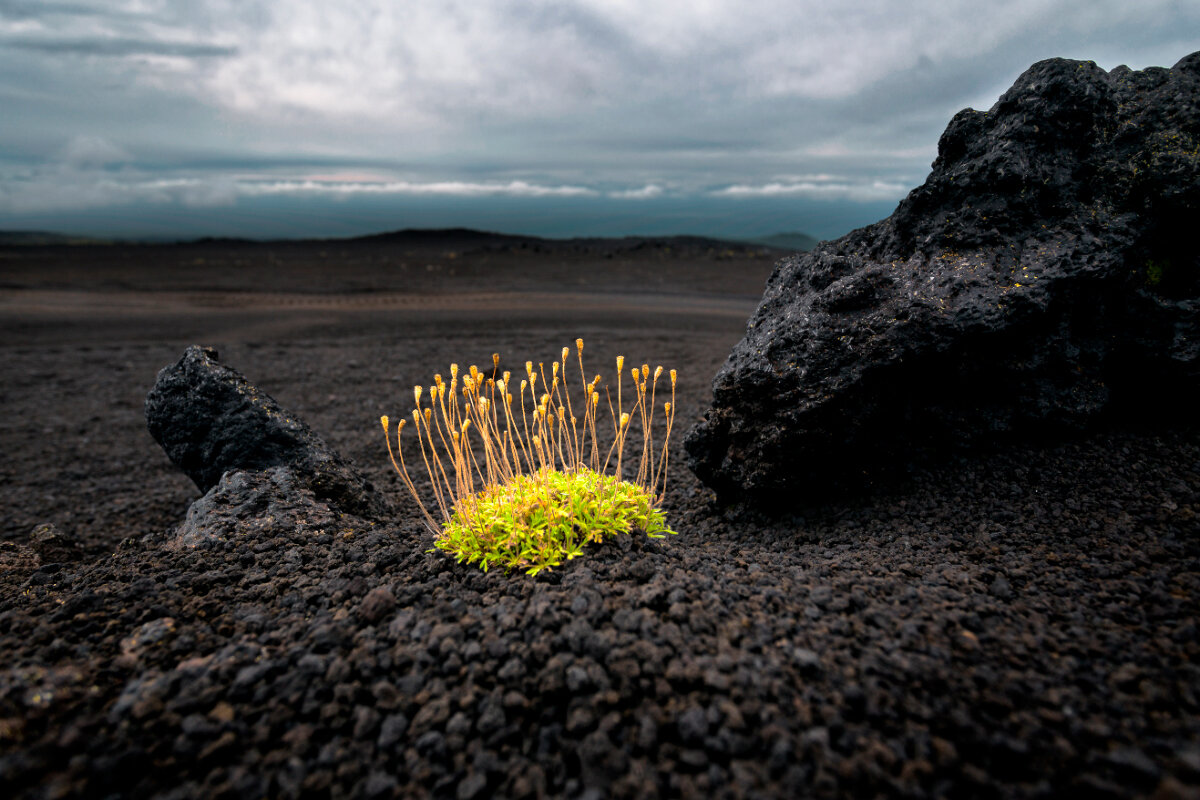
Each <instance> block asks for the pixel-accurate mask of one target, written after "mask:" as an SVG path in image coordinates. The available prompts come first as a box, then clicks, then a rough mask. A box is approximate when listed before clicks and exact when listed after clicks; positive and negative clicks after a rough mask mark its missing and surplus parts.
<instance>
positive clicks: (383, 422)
mask: <svg viewBox="0 0 1200 800" xmlns="http://www.w3.org/2000/svg"><path fill="white" fill-rule="evenodd" d="M379 421H380V423H382V424H383V432H384V433H387V429H388V418H387V414H384V415H383V416H382V417H380V418H379Z"/></svg>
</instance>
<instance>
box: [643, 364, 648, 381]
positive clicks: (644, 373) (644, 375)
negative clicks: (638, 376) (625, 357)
mask: <svg viewBox="0 0 1200 800" xmlns="http://www.w3.org/2000/svg"><path fill="white" fill-rule="evenodd" d="M649 377H650V365H649V364H642V380H646V378H649Z"/></svg>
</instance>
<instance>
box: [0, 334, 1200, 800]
mask: <svg viewBox="0 0 1200 800" xmlns="http://www.w3.org/2000/svg"><path fill="white" fill-rule="evenodd" d="M570 322H571V320H570V319H564V318H555V317H553V315H549V316H548V317H547V318H546V319H545V320H542V321H541V322H540V323H538V324H528V325H526V326H524V327H521V328H508V329H505V328H500V327H490V328H488V329H487V330H483V329H481V328H478V327H476V328H472V326H471V325H470V323H469V321H467V322H464V323H463V324H461V325H459V326H457V327H452V326H447V327H445V328H436V329H429V328H426V327H418V326H411V327H401V326H398V325H393V326H392V327H390V328H386V329H383V328H380V329H371V330H365V329H364V330H363V331H361V332H360V335H357V336H355V335H349V334H347V335H342V336H340V337H339V338H335V339H329V338H327V339H320V338H310V339H297V340H293V341H289V342H286V343H278V342H265V343H262V344H258V345H253V344H249V343H246V342H237V341H232V342H226V341H222V340H221V339H220V338H219V337H214V338H212V339H209V340H206V341H203V342H202V343H204V344H214V345H216V346H218V347H219V349H220V350H221V358H222V361H223V363H227V364H229V365H231V366H233V367H235V368H237V369H238V370H239V371H241V372H242V373H243V374H245V375H246V376H247V378H248V379H249V380H250V381H251V382H253V383H255V384H256V385H258V386H259V387H260V388H262V389H263V390H265V391H266V392H268V393H270V394H271V395H272V396H274V397H275V398H276V399H277V400H278V401H279V402H280V403H281V404H282V405H284V406H285V407H287V408H289V409H291V410H292V411H294V412H295V413H297V414H298V415H299V416H301V417H302V418H304V419H305V420H306V421H308V422H309V423H310V424H311V425H312V427H313V428H314V429H315V430H316V431H317V432H318V433H320V434H321V435H322V436H323V437H325V439H326V440H327V441H328V442H329V443H330V444H332V445H333V446H334V447H336V448H338V449H339V450H341V452H343V453H344V454H345V455H347V456H350V457H351V458H353V459H354V460H355V461H356V462H357V463H358V464H359V465H360V466H361V467H362V468H363V469H364V471H365V472H366V473H367V475H368V477H370V478H371V479H372V480H373V481H375V482H376V484H377V485H381V486H385V487H387V491H388V492H389V495H390V496H391V497H393V498H394V499H395V501H396V503H397V508H398V509H399V513H398V514H397V517H396V519H395V520H394V521H392V522H380V521H377V522H374V523H371V522H367V521H363V520H360V519H357V518H354V517H350V516H342V515H339V514H337V513H336V512H333V511H331V510H330V509H329V508H328V507H326V506H324V505H323V504H322V503H320V502H318V501H315V500H314V499H313V498H312V497H311V495H309V494H308V493H306V492H304V491H300V490H293V491H289V492H285V493H275V494H268V495H264V499H263V501H262V502H261V503H259V504H257V505H244V506H236V507H233V506H230V507H216V508H214V509H213V510H211V511H210V514H209V517H208V519H209V520H210V521H211V522H212V524H213V525H214V526H216V527H219V528H221V529H222V530H224V531H225V538H224V541H218V542H217V543H216V544H214V545H212V546H210V547H208V549H195V550H193V549H188V548H185V547H180V546H179V543H178V542H176V541H175V528H176V526H177V525H178V524H179V523H180V522H182V521H183V519H184V515H185V511H186V508H187V505H188V503H190V502H191V501H192V500H193V499H195V496H196V492H195V488H194V487H193V486H192V485H191V484H190V482H189V481H188V480H187V479H186V478H184V477H183V476H182V475H181V474H180V473H178V472H177V471H176V470H175V469H174V468H173V467H172V466H171V465H170V464H169V462H167V460H166V458H165V456H164V455H163V453H162V451H161V450H159V449H158V448H157V446H156V445H155V444H154V442H153V441H152V440H151V439H150V438H149V436H148V435H147V434H146V432H145V430H144V423H143V422H142V420H141V414H140V411H141V405H140V404H141V398H142V397H144V395H145V392H146V391H147V390H148V389H149V387H150V385H151V384H152V382H153V379H154V373H155V371H156V370H157V369H158V368H159V367H162V366H165V365H166V364H169V363H172V362H174V361H175V360H176V359H177V358H178V357H179V355H180V354H181V353H182V350H183V346H185V345H186V344H189V343H190V342H187V341H173V342H167V343H158V342H142V341H136V340H135V339H136V337H133V336H131V337H130V340H129V341H125V342H117V343H109V344H100V343H96V344H90V345H83V344H80V343H75V344H44V345H43V344H38V343H37V342H30V343H28V344H26V345H21V346H9V347H7V348H6V349H5V356H6V369H7V371H8V374H9V376H10V380H9V381H7V382H6V384H5V388H4V391H3V393H2V394H0V412H2V413H0V433H2V434H3V437H4V439H3V440H4V442H5V463H4V464H3V470H4V472H3V474H2V478H3V479H2V480H0V498H2V499H3V503H4V507H5V509H6V513H5V517H6V522H5V525H6V527H5V528H4V531H3V537H2V538H3V540H4V541H2V542H0V653H3V654H4V656H3V662H2V663H0V786H3V787H4V791H3V792H2V794H4V796H5V797H14V798H34V797H37V798H41V797H67V796H76V797H96V796H145V797H149V796H154V797H180V798H183V797H231V798H232V797H239V798H241V797H264V796H269V797H326V796H329V797H371V798H380V797H393V796H402V797H425V796H430V795H433V796H445V797H454V798H462V799H463V800H466V799H468V798H483V797H492V796H496V797H504V796H507V797H538V796H570V797H602V796H614V797H656V796H660V797H665V796H676V795H679V796H694V797H779V796H796V795H804V794H815V795H824V796H844V795H873V794H884V795H893V796H913V797H922V796H959V797H968V796H970V797H975V796H984V797H988V796H993V797H1029V796H1119V797H1126V796H1151V795H1154V796H1158V797H1189V796H1196V795H1197V793H1198V792H1200V722H1198V721H1197V691H1198V689H1197V687H1200V668H1198V667H1197V664H1198V662H1200V640H1198V633H1197V626H1196V619H1197V610H1198V608H1197V607H1198V598H1200V521H1198V520H1197V513H1198V512H1200V429H1197V428H1196V427H1195V426H1189V425H1183V424H1179V423H1172V424H1169V425H1165V424H1162V423H1160V422H1159V421H1146V422H1147V424H1146V426H1138V425H1132V424H1123V425H1116V424H1114V425H1113V426H1110V427H1109V428H1107V429H1104V430H1098V431H1093V432H1091V433H1088V434H1072V435H1067V434H1064V435H1063V436H1062V437H1060V438H1058V439H1056V440H1051V441H1042V442H1013V443H1009V444H1006V445H1003V446H997V447H995V448H993V449H991V450H990V451H987V452H982V453H978V454H975V455H973V456H970V457H968V456H966V455H962V456H958V457H956V458H954V459H952V460H948V461H943V462H941V463H935V464H932V465H930V466H927V467H925V468H922V469H915V470H914V471H913V472H912V473H911V474H910V475H908V476H907V477H906V478H905V479H903V480H902V481H901V482H900V483H897V484H894V485H891V486H882V487H878V488H876V490H875V491H874V492H873V493H872V494H868V495H864V496H861V497H859V498H858V499H856V500H849V501H847V500H836V501H835V500H831V501H830V502H829V503H828V504H826V505H824V506H821V507H813V508H803V509H800V508H797V509H796V516H794V517H792V518H789V519H787V520H774V521H772V520H766V519H756V518H754V516H753V513H752V511H745V510H743V512H742V513H741V514H739V515H734V514H732V513H726V512H724V511H722V510H721V509H719V508H716V507H714V506H712V505H711V497H712V495H711V493H710V492H709V491H708V490H707V489H706V488H705V487H704V486H702V485H701V484H699V483H698V482H697V481H696V479H695V478H694V477H693V476H691V474H690V473H689V472H688V471H687V470H686V468H685V467H683V465H682V462H683V459H682V458H681V457H678V452H679V451H678V441H679V440H678V439H675V440H674V441H675V444H676V450H675V454H676V456H675V457H674V459H673V461H672V468H671V471H670V473H671V474H670V482H669V489H668V497H667V500H666V503H665V510H666V512H667V515H668V522H669V523H670V524H671V525H672V527H673V528H674V529H675V530H677V531H678V532H679V534H678V535H677V536H674V537H668V538H666V539H663V540H649V539H646V538H644V537H642V536H640V535H632V536H627V537H620V538H618V539H615V540H612V541H609V542H607V543H605V544H603V545H600V546H596V547H594V548H593V549H592V550H591V551H590V552H589V553H588V554H587V555H586V556H585V557H583V558H580V559H576V560H575V561H573V562H570V563H569V564H567V565H564V566H563V567H561V568H558V569H556V570H554V571H553V572H550V573H544V574H542V575H539V576H538V577H537V578H530V577H528V576H525V575H523V574H519V573H518V574H512V575H509V576H505V575H504V574H503V573H500V572H496V571H493V572H490V573H486V574H485V573H483V572H481V571H479V570H478V569H477V568H474V567H468V566H464V565H459V564H456V563H454V561H453V560H452V559H449V558H447V557H445V556H444V555H442V554H441V553H430V552H428V551H429V550H430V547H431V544H432V538H431V536H430V534H428V533H427V532H425V531H424V530H423V529H422V528H421V527H420V525H419V524H418V523H417V518H416V514H415V513H414V510H413V508H412V506H411V505H410V504H409V503H408V501H407V500H406V499H405V498H404V496H403V492H402V489H401V488H400V484H399V481H398V480H396V479H395V478H394V477H392V476H391V474H390V472H389V467H388V465H387V462H386V455H385V451H384V448H383V442H382V441H381V440H380V439H381V434H380V432H379V429H378V421H377V419H378V415H379V414H381V413H388V414H392V415H395V416H400V415H402V414H404V413H406V412H407V411H408V409H409V407H410V405H409V401H407V400H406V399H404V398H406V397H411V394H410V393H411V389H410V387H411V385H412V384H413V383H415V382H418V381H420V382H423V383H428V382H429V379H430V377H431V376H432V373H433V372H435V371H443V370H445V369H446V366H447V365H448V363H449V362H450V361H451V360H454V361H458V362H459V363H461V364H464V365H465V364H470V363H476V364H479V365H484V364H488V363H490V358H491V353H492V352H493V351H497V350H498V351H500V352H501V354H502V356H504V357H506V358H508V357H511V358H512V360H513V363H520V364H523V361H524V360H525V359H526V358H533V359H534V360H537V359H538V358H539V357H541V358H544V359H546V360H551V359H553V358H554V357H555V356H556V355H557V352H558V349H559V348H560V347H561V346H562V345H564V344H569V343H570V342H571V341H573V338H574V336H575V335H577V334H579V335H583V336H584V338H585V341H586V342H587V349H586V350H585V358H587V357H588V356H591V358H587V361H588V363H589V364H590V366H589V371H591V370H592V369H596V371H599V372H602V373H605V374H608V373H609V372H610V369H609V368H606V367H605V366H604V364H605V363H606V362H607V359H608V358H609V357H610V356H611V354H615V353H618V352H621V353H624V354H625V355H626V357H627V360H628V362H629V363H641V362H642V361H649V362H650V363H651V364H652V365H655V364H658V363H662V364H663V365H664V366H666V367H668V368H670V367H677V368H678V369H679V370H680V376H681V377H680V386H681V392H680V397H679V418H678V420H677V431H680V432H682V431H683V430H684V429H685V428H686V427H687V426H688V425H689V424H690V422H691V421H692V420H693V419H694V418H695V417H696V416H697V415H698V414H699V412H700V410H701V409H702V408H704V407H705V405H706V404H707V402H708V400H709V395H708V389H707V384H708V381H709V378H710V376H711V375H712V374H713V373H714V372H715V370H716V368H717V366H718V365H719V364H720V362H721V361H722V360H723V358H724V356H725V354H726V353H727V352H728V349H729V347H730V346H731V345H732V344H733V342H734V341H736V339H737V337H738V336H739V335H740V331H739V330H738V327H739V326H738V325H737V324H733V325H731V324H730V323H729V321H728V320H726V321H724V322H717V321H714V322H713V323H712V324H710V325H707V326H696V325H693V324H691V323H690V322H689V323H686V324H684V323H682V322H680V323H679V324H677V325H676V324H675V323H672V322H670V320H669V319H667V318H666V317H664V318H658V319H654V320H648V321H647V322H646V323H645V324H644V325H642V326H640V327H637V328H625V329H617V328H614V327H611V326H610V327H605V326H603V325H602V324H600V323H598V322H595V321H585V322H584V324H583V325H582V326H579V327H574V328H572V327H571V326H570V324H569V323H570ZM85 347H86V348H90V349H85ZM1151 422H1154V423H1156V424H1157V427H1150V425H1149V423H1151ZM797 457H798V458H802V457H803V454H797ZM268 478H272V476H259V477H257V478H254V477H253V476H251V477H247V478H245V479H239V480H249V481H251V482H253V481H255V480H257V481H259V482H260V484H259V485H265V483H266V481H267V480H268ZM272 479H273V478H272ZM41 523H50V524H52V525H53V526H55V530H52V531H51V532H50V534H49V535H42V536H41V537H40V538H38V537H32V538H31V536H30V533H31V528H33V527H34V526H36V525H38V524H41ZM43 534H44V532H43Z"/></svg>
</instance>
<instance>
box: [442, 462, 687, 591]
mask: <svg viewBox="0 0 1200 800" xmlns="http://www.w3.org/2000/svg"><path fill="white" fill-rule="evenodd" d="M653 502H654V498H653V497H652V496H651V494H650V492H649V491H647V490H646V489H645V488H644V487H642V486H638V485H635V484H632V483H628V482H626V481H622V480H618V479H617V478H615V477H613V476H611V475H602V474H600V473H597V472H593V471H592V470H590V469H584V468H581V469H577V470H574V471H571V472H560V471H558V470H551V469H542V470H539V471H538V472H535V473H533V474H531V475H519V476H517V477H515V478H513V479H512V480H510V481H509V482H507V483H504V484H494V485H491V486H488V487H487V488H486V489H484V490H483V491H482V492H479V493H477V494H475V495H472V496H469V497H466V498H463V500H462V501H461V502H460V503H459V504H458V506H457V507H456V508H455V510H454V513H453V514H452V515H451V517H450V520H449V521H448V522H446V524H445V525H444V526H443V527H442V531H441V533H439V534H438V536H437V538H436V539H435V540H434V547H435V548H437V549H439V550H442V551H444V552H446V553H449V554H450V555H453V556H455V557H456V558H457V559H458V561H459V562H460V563H461V562H464V561H465V562H467V563H469V564H476V563H477V564H479V566H480V567H481V568H482V569H484V570H485V571H486V570H487V569H488V568H489V567H491V566H496V565H499V566H502V567H504V569H505V571H508V570H511V569H513V568H521V569H524V570H525V571H526V572H528V573H529V574H530V575H536V574H537V573H538V572H540V571H541V570H543V569H547V568H550V567H556V566H558V565H560V564H561V563H562V562H563V561H564V560H565V561H570V560H571V559H573V558H575V557H576V556H578V555H582V554H583V547H584V546H585V545H586V544H588V543H589V542H595V543H599V542H602V541H604V540H605V539H606V538H609V537H612V536H617V535H620V534H626V533H630V532H631V531H632V530H633V529H635V528H640V529H641V530H643V531H645V532H646V534H647V535H648V536H651V537H653V538H662V536H663V534H668V533H670V534H673V533H675V532H674V531H672V530H669V529H668V528H667V527H666V525H665V524H664V518H663V513H662V512H661V511H659V510H658V509H656V508H654V507H653V505H652V504H653Z"/></svg>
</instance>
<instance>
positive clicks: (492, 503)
mask: <svg viewBox="0 0 1200 800" xmlns="http://www.w3.org/2000/svg"><path fill="white" fill-rule="evenodd" d="M575 354H576V359H577V362H578V365H579V383H578V385H577V388H576V387H570V386H568V385H567V383H568V382H567V360H568V358H569V356H570V348H568V347H564V348H563V349H562V356H561V358H560V359H559V361H556V362H551V364H550V375H549V377H547V375H546V367H545V364H544V363H539V364H538V365H537V367H538V368H537V369H536V370H535V369H534V367H533V362H531V361H526V362H525V377H524V378H523V379H521V385H520V389H518V390H517V392H516V393H515V394H514V392H513V386H512V382H511V379H512V374H511V373H510V372H508V371H505V372H504V373H503V374H502V375H499V374H497V373H498V372H499V364H500V356H499V354H495V353H494V354H493V355H492V371H491V375H490V376H487V375H485V374H484V373H483V372H481V371H480V370H479V369H478V368H477V367H474V366H472V367H471V368H470V369H469V370H468V373H467V374H465V375H463V376H462V377H461V379H460V377H459V371H458V365H457V364H451V365H450V380H449V381H445V380H443V379H442V376H441V375H435V376H434V378H433V380H434V382H433V384H432V385H431V386H429V387H428V388H426V387H424V386H415V387H413V398H414V400H415V401H416V408H414V409H413V412H412V422H413V428H414V429H415V430H416V433H417V446H418V448H419V450H420V454H421V463H422V465H423V466H424V467H425V471H426V473H427V474H428V476H429V483H430V485H431V488H430V490H429V491H430V493H431V494H432V495H433V503H432V504H431V505H427V504H426V503H425V502H424V501H423V500H422V499H421V495H420V494H419V493H418V492H417V487H416V485H415V484H414V483H413V481H412V479H411V478H410V477H409V474H408V469H407V465H406V464H405V460H404V452H403V448H402V447H401V432H402V431H403V430H404V427H405V425H406V424H407V423H408V420H407V419H401V420H400V421H399V422H398V424H397V426H396V446H395V447H394V448H393V447H392V439H391V434H390V432H389V426H388V418H387V417H381V418H380V422H382V423H383V433H384V439H385V440H386V441H387V447H388V457H389V458H390V459H391V462H392V466H393V467H394V468H395V470H396V472H397V474H398V475H399V476H400V480H401V482H402V483H403V484H404V486H405V488H406V489H408V491H409V494H411V495H412V497H413V499H414V500H416V503H417V507H418V508H419V509H420V512H421V515H422V517H423V518H424V522H425V525H426V527H428V528H429V530H430V531H431V532H433V533H434V535H435V538H434V547H435V548H437V549H439V550H443V551H445V552H447V553H449V554H451V555H453V556H455V557H456V558H457V559H458V560H459V561H460V562H463V561H465V562H467V563H472V564H473V563H478V564H479V566H480V567H482V568H483V569H484V570H487V569H488V568H489V567H492V566H497V565H499V566H503V567H504V569H505V570H506V571H507V570H511V569H513V568H521V569H524V570H525V571H526V572H528V573H529V574H531V575H536V574H537V573H538V572H540V571H541V570H543V569H549V568H551V567H556V566H558V565H560V564H561V563H562V562H563V561H564V560H568V561H569V560H570V559H572V558H575V557H576V556H578V555H581V554H582V552H583V547H584V545H586V544H587V543H588V542H601V541H603V540H604V539H605V538H606V537H609V536H615V535H617V534H623V533H629V532H631V531H632V530H634V529H635V528H639V529H641V530H643V531H645V533H646V534H647V535H648V536H651V537H654V538H661V537H662V536H663V535H664V534H668V533H671V534H673V533H674V531H672V530H669V529H668V528H667V527H666V525H665V522H664V517H663V513H662V511H661V510H660V509H659V505H660V504H661V502H662V499H663V496H664V494H665V491H666V480H667V464H668V462H669V450H668V444H669V442H670V438H671V428H672V426H673V424H674V421H675V377H676V376H675V370H671V371H670V373H669V375H670V380H671V387H670V391H671V400H670V401H669V402H664V403H663V404H662V414H661V416H657V417H656V408H657V405H656V404H657V402H658V399H657V393H658V383H659V378H660V377H661V376H662V374H663V368H662V367H657V368H655V370H654V372H653V374H651V371H650V367H649V365H648V364H643V365H642V366H641V368H638V367H632V368H631V369H630V372H629V374H630V377H631V379H632V381H633V383H632V392H633V398H632V406H631V407H630V408H629V409H628V410H625V408H624V400H625V398H624V396H623V385H622V376H623V374H624V368H625V358H624V356H617V391H616V405H615V406H614V405H613V397H612V395H611V393H610V391H609V387H608V386H605V387H604V395H605V400H606V405H607V407H608V415H607V420H608V423H607V424H605V423H602V422H600V416H601V398H600V389H599V387H600V381H601V377H600V376H599V375H596V376H595V378H593V379H592V380H591V381H590V382H589V381H588V380H587V378H586V373H585V372H584V369H583V340H582V339H576V340H575ZM526 392H528V395H529V397H528V400H527V399H526ZM663 393H664V395H665V394H666V387H665V386H664V390H663ZM572 394H576V395H577V400H578V402H577V403H575V402H573V401H572V399H571V395H572ZM459 396H461V398H462V402H461V406H460V404H459V401H458V397H459ZM426 397H427V398H428V399H427V401H426V399H425V398H426ZM576 408H579V409H580V410H581V411H582V414H583V419H582V421H580V419H579V417H578V415H577V413H576ZM598 424H599V425H600V428H601V431H602V432H603V438H604V441H605V443H607V444H608V447H607V450H605V448H604V447H603V446H602V444H601V441H600V439H601V437H600V436H598V435H597V425H598ZM656 426H657V427H658V428H659V429H661V431H662V437H663V442H662V446H661V449H660V448H659V446H658V445H657V444H656V443H655V441H654V436H653V430H654V428H655V427H656ZM609 428H611V431H610V430H609ZM634 428H636V429H637V430H636V431H635V432H634V435H632V436H631V435H630V433H631V429H634ZM610 433H611V442H609V434H610ZM627 450H632V453H631V455H632V456H633V457H634V458H636V459H637V461H636V467H637V468H636V471H635V470H634V469H633V466H634V462H633V461H629V462H628V463H627V462H626V458H625V456H626V451H627ZM602 451H603V452H604V457H603V460H601V452H602ZM610 468H612V470H613V473H612V474H609V469H610ZM627 472H629V473H632V474H633V477H632V479H631V480H627V479H625V478H624V476H625V474H626V473H627ZM431 506H432V507H433V508H434V510H436V512H437V513H438V516H439V517H440V520H439V519H435V517H434V515H433V514H432V513H431V512H430V508H431Z"/></svg>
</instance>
